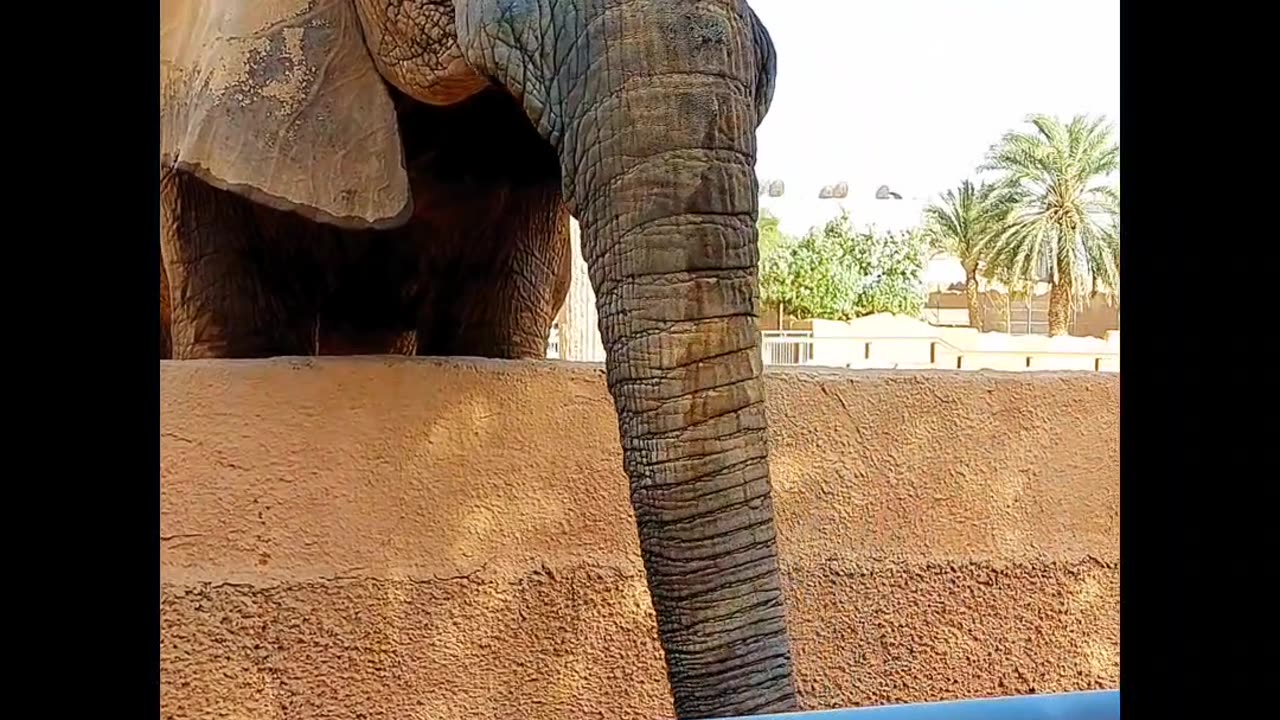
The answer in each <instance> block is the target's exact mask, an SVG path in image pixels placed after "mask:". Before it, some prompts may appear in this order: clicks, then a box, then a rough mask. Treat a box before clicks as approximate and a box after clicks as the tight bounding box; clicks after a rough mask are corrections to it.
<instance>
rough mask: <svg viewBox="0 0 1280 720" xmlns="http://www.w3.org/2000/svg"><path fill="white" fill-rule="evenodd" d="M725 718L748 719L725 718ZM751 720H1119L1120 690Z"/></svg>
mask: <svg viewBox="0 0 1280 720" xmlns="http://www.w3.org/2000/svg"><path fill="white" fill-rule="evenodd" d="M725 720H747V718H726V719H725ZM750 720H1120V691H1119V690H1089V691H1084V692H1068V693H1054V694H1047V695H1018V696H1011V697H995V698H979V699H973V700H952V701H947V702H931V703H914V704H907V705H877V706H874V707H864V708H848V709H845V710H819V711H816V712H802V713H786V714H782V715H755V716H752V717H751V718H750Z"/></svg>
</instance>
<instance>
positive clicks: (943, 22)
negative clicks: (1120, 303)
mask: <svg viewBox="0 0 1280 720" xmlns="http://www.w3.org/2000/svg"><path fill="white" fill-rule="evenodd" d="M749 2H750V4H751V7H752V8H753V9H754V10H755V11H756V14H757V15H759V16H760V18H761V19H762V20H763V21H764V24H765V25H766V26H767V27H768V28H769V32H770V34H771V35H772V37H773V41H774V44H775V45H776V46H777V49H778V83H777V90H776V92H775V94H774V98H773V106H772V108H771V109H770V111H769V115H768V116H767V117H766V118H765V121H764V123H763V124H762V125H761V126H760V133H759V160H758V163H757V171H758V173H759V175H760V178H761V179H762V180H768V179H775V178H781V179H783V180H784V181H785V182H786V184H787V197H785V198H783V202H777V201H772V202H771V200H770V198H767V197H766V198H762V199H761V204H762V205H764V206H772V207H773V208H774V209H775V212H777V214H779V215H780V216H781V217H782V220H783V223H784V227H786V226H790V227H789V228H788V229H789V230H793V231H795V230H799V231H802V230H804V229H805V228H807V227H808V226H809V225H811V224H815V223H819V222H822V221H823V220H824V219H825V216H828V215H830V214H833V213H834V212H835V211H836V209H835V206H834V205H833V204H832V203H831V202H818V201H816V196H817V192H818V189H819V188H820V187H821V186H823V185H826V184H829V183H834V182H837V181H840V180H844V181H846V182H848V183H849V199H848V201H847V202H846V206H848V207H850V210H851V212H852V213H853V215H854V216H855V221H856V220H859V219H862V220H864V221H873V222H877V223H879V224H888V225H893V224H896V223H894V222H893V221H892V220H890V221H888V222H887V223H885V222H883V221H884V220H885V218H883V217H882V218H879V219H877V218H875V217H869V216H874V215H882V216H883V215H884V212H883V210H884V204H885V203H884V201H881V202H875V203H868V202H867V200H866V199H867V198H870V197H872V196H873V195H874V192H875V189H876V188H877V187H879V186H880V185H882V184H883V185H889V186H890V187H891V188H892V189H894V190H896V191H897V192H899V193H901V194H902V195H903V196H904V197H905V198H907V199H908V201H909V200H910V199H912V198H916V199H918V202H917V203H910V202H904V203H902V205H904V206H905V205H912V206H913V207H918V204H919V202H923V201H925V200H927V199H928V197H929V196H931V195H933V194H935V193H937V192H939V191H941V190H944V189H946V188H948V187H952V186H954V185H956V184H958V183H959V182H960V181H961V180H963V179H964V178H966V177H970V176H972V174H973V169H974V168H975V167H976V166H977V165H978V163H980V162H981V160H982V156H983V154H984V153H985V152H986V150H987V148H988V147H989V146H990V145H991V144H992V143H994V142H995V141H997V140H998V139H999V138H1000V135H1001V134H1002V133H1004V132H1005V131H1006V130H1010V129H1012V128H1014V127H1017V126H1018V125H1020V124H1021V123H1022V121H1023V119H1024V118H1025V117H1026V116H1027V115H1028V114H1030V113H1035V112H1040V113H1047V114H1051V115H1058V116H1060V117H1062V118H1063V119H1067V118H1070V117H1071V116H1072V115H1075V114H1078V113H1087V114H1092V115H1106V116H1107V118H1108V120H1110V121H1111V122H1113V123H1115V124H1116V127H1117V129H1118V128H1119V122H1120V3H1119V0H749ZM811 196H812V197H811ZM859 208H864V210H863V211H861V212H860V210H859ZM902 209H903V210H906V208H905V207H904V208H902ZM913 212H917V211H913ZM891 214H892V213H891ZM859 215H862V216H863V217H861V218H860V217H859Z"/></svg>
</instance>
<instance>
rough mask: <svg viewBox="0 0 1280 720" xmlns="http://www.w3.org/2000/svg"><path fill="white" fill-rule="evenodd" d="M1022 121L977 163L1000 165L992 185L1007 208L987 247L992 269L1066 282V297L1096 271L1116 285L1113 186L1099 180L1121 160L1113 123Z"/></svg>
mask: <svg viewBox="0 0 1280 720" xmlns="http://www.w3.org/2000/svg"><path fill="white" fill-rule="evenodd" d="M1027 123H1028V124H1029V125H1031V129H1030V130H1027V131H1022V130H1014V131H1010V132H1008V133H1005V135H1004V136H1003V137H1002V138H1001V140H1000V142H999V143H997V144H996V145H994V146H992V147H991V149H990V150H989V151H988V153H987V157H986V161H985V162H984V163H983V165H982V166H981V168H980V170H982V171H984V172H997V173H999V180H998V181H997V183H996V185H994V186H993V187H999V188H1001V189H1000V190H998V191H992V192H993V193H995V194H998V195H999V196H1001V197H1002V198H1003V201H1004V202H1006V203H1008V204H1009V205H1010V206H1012V208H1013V210H1012V211H1011V212H1010V213H1008V214H1007V215H1006V216H1005V218H1006V222H1005V223H1004V228H1003V230H1002V231H1001V232H999V233H996V234H995V235H994V236H993V240H992V242H991V243H990V244H989V246H988V247H987V249H986V254H987V255H988V266H989V267H990V268H991V272H992V273H993V274H996V275H1001V276H1005V277H1006V278H1018V279H1020V280H1021V281H1022V282H1024V283H1031V284H1034V283H1035V282H1036V281H1039V280H1042V279H1045V280H1049V281H1050V282H1053V283H1055V284H1061V283H1066V284H1067V285H1069V286H1070V288H1071V290H1072V295H1073V301H1075V300H1078V299H1080V298H1081V297H1083V296H1084V295H1086V294H1087V293H1088V292H1089V291H1090V290H1091V289H1092V287H1093V286H1094V284H1095V279H1096V280H1097V281H1098V282H1099V283H1102V284H1104V285H1106V286H1107V287H1109V288H1111V289H1112V291H1113V292H1117V293H1118V291H1119V282H1120V277H1119V276H1120V271H1119V255H1120V253H1119V243H1120V235H1119V212H1120V191H1119V187H1118V186H1116V185H1111V184H1108V183H1106V182H1099V181H1100V180H1104V179H1105V178H1107V177H1108V176H1110V175H1111V174H1112V173H1114V172H1117V171H1118V170H1119V168H1120V146H1119V143H1117V142H1116V141H1115V139H1114V128H1113V126H1112V125H1110V124H1108V123H1107V121H1106V119H1105V117H1089V116H1085V115H1077V116H1075V117H1073V118H1071V119H1070V120H1069V121H1068V122H1066V123H1063V122H1062V121H1060V120H1058V119H1057V118H1054V117H1051V116H1048V115H1031V116H1029V117H1028V118H1027Z"/></svg>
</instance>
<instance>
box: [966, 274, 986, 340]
mask: <svg viewBox="0 0 1280 720" xmlns="http://www.w3.org/2000/svg"><path fill="white" fill-rule="evenodd" d="M964 299H965V302H967V303H968V304H969V327H971V328H977V329H979V330H981V329H982V306H981V305H980V304H979V303H978V268H977V267H976V266H968V265H966V266H965V268H964Z"/></svg>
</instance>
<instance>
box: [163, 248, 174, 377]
mask: <svg viewBox="0 0 1280 720" xmlns="http://www.w3.org/2000/svg"><path fill="white" fill-rule="evenodd" d="M171 322H172V309H171V307H170V304H169V277H168V275H167V274H166V273H165V271H164V257H163V256H161V258H160V359H161V360H168V359H169V358H171V357H173V339H172V338H171V337H170V335H169V326H170V323H171Z"/></svg>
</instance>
